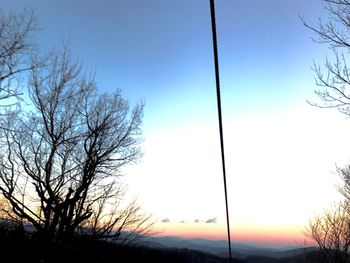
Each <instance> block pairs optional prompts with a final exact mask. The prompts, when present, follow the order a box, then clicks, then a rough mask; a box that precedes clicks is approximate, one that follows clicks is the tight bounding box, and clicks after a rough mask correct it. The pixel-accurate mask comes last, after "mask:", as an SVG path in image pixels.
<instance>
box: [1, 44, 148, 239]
mask: <svg viewBox="0 0 350 263" xmlns="http://www.w3.org/2000/svg"><path fill="white" fill-rule="evenodd" d="M29 93H30V98H31V102H32V107H28V110H27V111H22V112H20V113H19V114H17V115H11V116H5V117H4V118H3V120H2V122H3V123H2V126H4V127H7V129H6V128H5V129H4V135H5V138H4V141H5V144H6V146H5V147H2V148H1V149H0V151H1V154H0V191H1V192H2V194H3V196H4V197H5V198H6V200H7V201H8V202H9V203H10V206H11V209H12V213H13V214H15V215H16V216H17V217H19V218H21V219H23V220H25V221H26V222H28V223H30V224H32V225H33V226H34V227H35V228H36V229H37V231H38V232H39V233H41V234H42V235H43V236H45V237H48V238H66V237H70V236H72V235H73V234H74V233H75V232H76V230H77V229H78V228H79V227H80V226H84V223H86V222H87V221H88V220H91V219H92V218H95V219H96V220H95V221H97V222H98V223H101V215H102V213H106V212H105V211H106V210H104V208H106V204H107V203H108V202H112V203H111V206H110V207H109V208H110V210H109V211H111V212H112V217H111V222H110V223H108V224H105V225H104V226H107V227H110V228H109V230H112V228H114V227H115V226H118V227H125V226H128V225H132V226H133V227H138V225H140V224H141V225H140V231H141V230H143V229H144V227H146V228H147V227H148V226H149V225H147V224H146V221H147V220H146V221H145V222H143V220H144V219H145V216H141V214H140V209H139V208H138V207H137V206H136V204H131V205H130V206H128V207H127V209H129V210H127V211H122V213H121V214H113V212H117V210H113V200H114V202H115V200H118V198H120V195H119V193H120V192H119V190H118V188H116V186H118V177H119V176H120V174H121V173H120V172H121V168H122V167H124V166H125V165H127V164H129V163H132V162H135V161H137V160H138V159H139V157H140V156H141V151H140V147H139V144H140V142H141V140H142V138H141V130H140V126H141V121H142V115H143V104H142V103H139V104H137V105H136V106H135V107H134V108H133V109H132V110H130V109H129V105H128V103H127V101H126V100H124V99H123V98H122V96H121V93H120V91H119V90H116V91H115V92H113V93H103V94H99V93H98V92H97V90H96V86H95V83H94V80H93V77H88V76H86V75H85V74H83V73H82V71H81V66H80V64H79V63H72V62H71V61H70V55H69V52H68V51H67V49H65V50H64V51H63V52H62V53H56V54H53V55H52V57H51V58H50V61H49V62H48V63H47V66H46V67H41V68H37V67H34V68H32V69H31V77H30V83H29ZM101 209H102V210H103V212H102V210H101ZM119 212H120V210H119ZM125 213H126V214H125ZM136 215H139V217H138V216H136ZM133 227H130V228H133ZM97 228H98V227H97ZM97 228H96V229H97ZM133 229H135V228H133ZM113 230H114V229H113ZM118 231H119V232H120V231H121V229H120V230H118ZM105 233H108V234H110V233H111V232H108V231H107V232H105Z"/></svg>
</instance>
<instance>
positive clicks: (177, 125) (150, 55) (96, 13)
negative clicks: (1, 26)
mask: <svg viewBox="0 0 350 263" xmlns="http://www.w3.org/2000/svg"><path fill="white" fill-rule="evenodd" d="M0 7H1V8H2V10H3V11H5V12H7V11H21V10H23V9H27V10H31V9H33V10H34V11H35V13H36V15H37V18H38V24H39V25H40V27H41V30H40V31H39V32H37V34H36V36H35V38H36V41H37V42H38V43H39V46H40V47H41V49H43V50H49V49H50V48H52V47H53V46H56V47H60V45H61V43H62V42H63V41H66V40H69V43H70V45H71V50H72V55H73V56H74V57H76V58H80V59H81V60H82V61H83V63H84V66H85V68H86V69H87V70H88V71H89V70H92V71H95V72H96V81H97V84H98V86H99V88H100V89H101V90H102V91H106V90H113V89H114V88H120V89H121V90H122V92H123V94H124V96H125V97H126V98H127V99H128V100H130V101H131V103H135V102H137V101H139V100H140V99H141V100H144V101H145V102H146V108H145V116H144V125H143V130H144V137H145V143H144V145H143V149H144V152H145V156H144V158H143V161H142V162H140V163H139V164H138V165H135V166H133V167H130V168H128V170H127V171H125V173H126V175H127V176H126V179H125V180H126V182H127V183H128V184H129V187H130V191H131V193H132V194H135V195H137V196H138V197H139V199H140V200H141V202H142V203H143V205H144V207H145V209H147V210H149V211H151V212H152V213H154V214H155V216H156V217H158V218H159V219H166V218H168V219H169V222H168V223H163V224H162V223H160V224H159V228H161V229H163V230H164V232H165V233H168V232H167V229H172V230H171V231H172V232H169V233H175V232H176V231H175V230H174V229H177V230H178V231H179V233H180V232H181V233H182V234H183V233H184V232H186V231H190V230H189V228H191V229H193V228H194V226H193V225H192V224H190V222H192V223H193V222H194V220H196V219H198V221H199V222H202V223H203V222H205V221H207V220H208V219H210V218H217V220H216V221H217V223H215V224H211V226H210V227H211V228H208V226H207V225H206V224H205V223H203V224H202V225H200V226H199V225H198V223H196V227H197V228H198V229H197V228H196V229H197V230H196V233H197V234H198V235H201V234H203V235H204V234H205V233H206V232H210V233H211V234H212V235H213V236H214V234H215V233H217V235H216V236H220V235H222V236H223V235H224V234H223V233H224V231H223V223H224V206H223V200H224V199H223V192H222V190H223V186H222V177H221V170H220V169H221V167H220V159H219V158H220V152H219V148H218V146H219V144H218V143H219V141H218V131H217V117H216V98H215V86H214V83H215V82H214V67H213V54H212V53H213V52H212V39H211V27H210V26H211V24H210V12H209V0H208V1H206V0H190V1H187V0H186V1H185V0H176V1H175V0H173V1H170V0H166V1H165V0H147V1H141V0H114V1H112V0H99V1H97V0H89V1H86V0H84V1H83V0H75V1H68V0H61V1H44V0H24V1H19V0H15V1H13V0H0ZM216 11H217V30H218V45H219V59H220V70H221V72H220V73H221V85H222V106H223V117H224V134H225V142H226V150H227V155H226V157H227V160H226V161H227V163H228V167H227V168H228V169H227V170H228V177H229V179H228V183H229V196H230V203H231V206H230V211H231V214H232V222H233V230H234V231H236V232H237V233H241V234H242V235H243V234H244V231H248V230H251V231H256V232H259V233H261V235H263V233H265V232H264V231H267V230H266V229H268V230H271V231H270V233H274V230H276V231H275V232H276V233H281V231H282V232H283V231H287V232H288V231H289V232H291V233H294V234H295V235H297V234H298V233H299V234H300V231H301V229H302V227H303V225H304V224H305V223H307V221H308V219H309V218H310V217H311V216H312V215H313V213H314V212H315V211H319V210H320V209H322V208H323V207H326V206H327V205H328V204H329V203H331V202H333V201H335V200H337V198H338V196H337V194H336V191H335V188H334V184H335V183H336V181H337V180H336V176H334V174H332V171H334V170H335V166H334V165H335V163H338V164H339V163H340V164H341V163H345V162H347V161H348V159H349V153H348V152H347V150H346V149H347V148H348V146H349V145H348V144H349V143H346V142H345V143H344V142H343V141H342V140H341V138H342V137H343V136H346V134H347V133H348V132H349V130H350V127H349V125H348V122H349V121H346V120H345V118H344V117H343V116H341V115H340V114H339V113H337V112H331V111H324V110H320V109H316V108H312V107H311V106H309V105H307V104H306V99H310V100H317V98H316V97H315V96H314V95H313V90H314V89H315V88H316V87H315V85H314V74H313V72H312V70H311V66H312V63H313V60H315V61H316V62H317V63H321V64H322V62H323V61H324V58H325V55H326V53H329V50H328V49H327V47H326V46H321V45H318V44H316V43H313V42H312V41H311V37H312V36H313V35H312V32H310V31H309V30H307V29H306V28H304V27H303V25H302V23H301V21H300V19H299V16H303V17H304V18H305V19H306V20H307V21H309V22H310V23H316V22H317V20H318V18H319V17H321V18H325V17H326V12H325V10H324V8H323V6H322V1H320V0H308V1H305V0H265V1H260V0H251V1H244V0H216ZM315 184H316V185H317V187H315ZM325 193H327V195H325ZM257 214H258V215H259V216H257ZM164 221H168V220H164ZM181 221H185V222H187V223H188V224H189V225H186V224H185V223H180V222H181ZM214 225H215V227H214ZM181 229H183V231H180V230H181ZM291 229H292V230H291ZM279 231H280V232H279ZM293 231H294V232H293ZM248 232H249V231H248ZM219 234H220V235H219ZM265 234H266V233H265ZM265 234H264V235H265ZM276 235H277V234H276Z"/></svg>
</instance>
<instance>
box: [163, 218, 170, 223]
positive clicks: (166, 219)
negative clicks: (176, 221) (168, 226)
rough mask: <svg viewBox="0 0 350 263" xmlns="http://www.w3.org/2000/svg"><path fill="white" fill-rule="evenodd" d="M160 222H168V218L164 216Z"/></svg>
mask: <svg viewBox="0 0 350 263" xmlns="http://www.w3.org/2000/svg"><path fill="white" fill-rule="evenodd" d="M161 222H162V223H168V222H170V219H169V218H164V219H162V220H161Z"/></svg>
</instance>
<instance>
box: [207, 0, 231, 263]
mask: <svg viewBox="0 0 350 263" xmlns="http://www.w3.org/2000/svg"><path fill="white" fill-rule="evenodd" d="M210 14H211V29H212V33H213V50H214V64H215V80H216V98H217V106H218V119H219V131H220V146H221V161H222V174H223V179H224V189H225V205H226V224H227V240H228V248H229V257H230V258H229V259H230V263H231V262H232V252H231V234H230V217H229V211H228V198H227V183H226V168H225V150H224V136H223V128H222V110H221V94H220V75H219V58H218V47H217V37H216V22H215V4H214V0H210Z"/></svg>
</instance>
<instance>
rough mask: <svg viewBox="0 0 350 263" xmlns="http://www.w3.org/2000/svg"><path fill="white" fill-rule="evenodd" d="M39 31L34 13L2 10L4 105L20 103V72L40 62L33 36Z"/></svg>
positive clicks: (1, 93) (0, 84) (0, 63)
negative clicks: (35, 53)
mask: <svg viewBox="0 0 350 263" xmlns="http://www.w3.org/2000/svg"><path fill="white" fill-rule="evenodd" d="M35 30H37V28H36V22H35V19H34V16H33V14H30V15H27V14H9V15H5V14H4V13H3V12H2V11H1V9H0V100H2V101H3V103H2V104H1V105H0V107H8V106H10V105H13V104H16V103H17V101H18V98H19V95H21V93H20V91H19V85H20V83H21V82H20V81H19V77H20V75H21V74H22V73H24V72H28V71H29V70H30V69H31V68H33V67H37V66H38V65H39V64H40V63H38V62H34V60H33V59H32V55H33V51H34V50H35V47H34V45H33V44H32V39H31V38H32V35H33V32H34V31H35ZM13 99H15V100H13ZM5 101H6V102H5Z"/></svg>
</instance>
